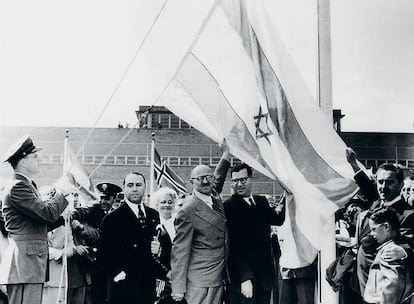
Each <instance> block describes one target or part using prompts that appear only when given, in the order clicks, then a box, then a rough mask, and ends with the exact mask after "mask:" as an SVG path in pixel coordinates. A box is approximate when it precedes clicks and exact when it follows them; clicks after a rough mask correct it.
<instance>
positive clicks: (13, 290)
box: [0, 136, 68, 304]
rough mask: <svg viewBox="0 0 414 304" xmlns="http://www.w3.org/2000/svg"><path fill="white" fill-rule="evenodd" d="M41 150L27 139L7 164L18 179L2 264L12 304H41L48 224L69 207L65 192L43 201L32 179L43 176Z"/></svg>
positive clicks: (7, 201)
mask: <svg viewBox="0 0 414 304" xmlns="http://www.w3.org/2000/svg"><path fill="white" fill-rule="evenodd" d="M39 150H40V148H38V147H36V146H35V145H34V144H33V141H32V139H31V138H30V137H29V136H24V137H23V138H21V139H20V140H19V141H17V142H16V143H15V144H14V145H12V146H11V147H10V149H9V150H8V152H7V154H6V157H5V160H4V161H5V162H9V163H10V165H11V166H12V167H13V170H14V176H13V179H12V180H11V181H10V183H9V184H8V185H7V186H6V187H5V190H4V201H3V207H2V210H3V216H4V219H5V227H6V231H7V233H8V237H9V245H8V247H7V249H6V251H5V253H4V256H3V258H2V261H1V265H0V284H6V285H7V293H8V298H9V303H10V304H13V303H19V304H22V303H30V304H36V303H38V304H40V303H41V302H42V290H43V283H44V282H45V281H46V280H47V276H48V273H47V265H48V243H47V225H48V224H51V223H53V222H55V221H56V220H57V219H58V218H59V216H60V214H61V213H62V212H63V210H64V209H65V208H66V206H67V205H68V202H67V200H66V199H65V196H67V195H68V193H66V191H64V190H62V189H56V193H55V194H54V196H53V197H52V198H51V199H50V200H48V201H47V202H45V201H42V199H41V197H40V194H39V192H38V190H37V186H36V184H35V183H34V181H33V180H32V177H33V176H34V175H35V174H37V173H39V161H40V156H39V154H38V151H39Z"/></svg>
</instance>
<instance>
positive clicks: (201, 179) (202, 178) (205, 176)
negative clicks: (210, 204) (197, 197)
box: [191, 175, 214, 183]
mask: <svg viewBox="0 0 414 304" xmlns="http://www.w3.org/2000/svg"><path fill="white" fill-rule="evenodd" d="M191 179H195V180H197V181H199V182H200V183H202V182H204V179H206V180H207V181H208V182H211V181H212V180H213V179H214V176H213V175H202V176H197V177H192V178H191Z"/></svg>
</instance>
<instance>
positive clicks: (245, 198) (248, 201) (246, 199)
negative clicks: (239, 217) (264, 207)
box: [243, 195, 256, 207]
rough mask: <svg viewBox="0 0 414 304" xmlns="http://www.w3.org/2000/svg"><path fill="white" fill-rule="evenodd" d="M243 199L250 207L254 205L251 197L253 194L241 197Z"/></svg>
mask: <svg viewBox="0 0 414 304" xmlns="http://www.w3.org/2000/svg"><path fill="white" fill-rule="evenodd" d="M243 199H244V200H245V201H246V202H247V204H248V205H249V206H252V207H254V206H256V202H255V201H254V199H253V196H252V195H250V196H249V197H243ZM251 202H253V205H252V203H251Z"/></svg>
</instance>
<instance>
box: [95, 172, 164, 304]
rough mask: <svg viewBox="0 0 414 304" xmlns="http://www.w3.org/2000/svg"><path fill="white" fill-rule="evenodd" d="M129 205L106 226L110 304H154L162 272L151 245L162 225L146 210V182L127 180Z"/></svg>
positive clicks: (104, 247) (104, 241)
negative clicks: (158, 278) (159, 225)
mask: <svg viewBox="0 0 414 304" xmlns="http://www.w3.org/2000/svg"><path fill="white" fill-rule="evenodd" d="M123 185H124V195H125V202H124V203H123V204H122V205H121V206H120V207H119V208H117V209H115V210H114V211H112V212H111V213H109V214H108V215H107V216H105V218H104V220H103V222H102V255H103V260H104V265H105V267H106V270H107V273H108V275H109V278H110V292H109V294H110V299H109V300H110V303H114V304H119V303H123V304H129V303H131V304H136V303H141V304H153V303H154V300H155V279H156V275H157V274H159V272H160V271H162V270H160V269H159V268H158V264H157V263H155V260H154V258H153V256H152V254H151V241H152V240H153V237H154V236H155V235H156V227H157V225H158V224H159V223H160V218H159V215H158V212H157V211H156V210H154V209H152V208H149V207H147V206H144V204H143V203H142V199H143V197H144V194H145V178H144V176H143V175H142V174H141V173H136V172H133V173H130V174H128V175H127V176H126V177H125V180H124V183H123Z"/></svg>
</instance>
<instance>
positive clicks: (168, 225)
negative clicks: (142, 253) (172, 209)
mask: <svg viewBox="0 0 414 304" xmlns="http://www.w3.org/2000/svg"><path fill="white" fill-rule="evenodd" d="M174 220H175V218H174V217H171V218H170V219H168V220H166V219H164V218H163V217H161V216H160V222H161V225H163V226H164V228H165V230H167V233H168V235H169V236H170V239H171V241H173V240H174V238H175V227H174Z"/></svg>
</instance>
